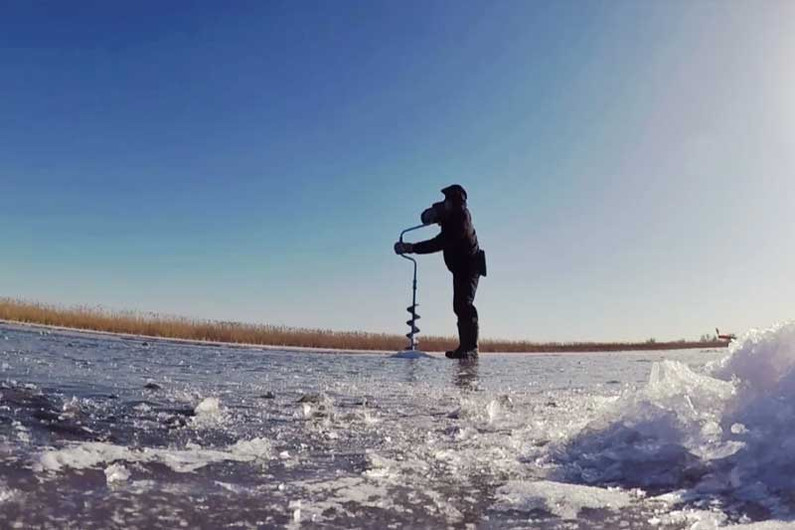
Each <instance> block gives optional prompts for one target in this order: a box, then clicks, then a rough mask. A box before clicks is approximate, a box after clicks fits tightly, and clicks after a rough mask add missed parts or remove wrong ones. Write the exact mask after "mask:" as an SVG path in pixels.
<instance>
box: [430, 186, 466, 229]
mask: <svg viewBox="0 0 795 530" xmlns="http://www.w3.org/2000/svg"><path fill="white" fill-rule="evenodd" d="M442 193H443V194H444V201H442V202H436V203H433V204H432V205H431V207H430V208H428V209H427V210H425V211H424V212H422V215H420V219H421V220H422V224H426V225H427V224H432V223H441V222H442V220H443V219H445V218H446V217H447V216H448V215H450V212H452V211H454V210H457V209H460V208H462V207H464V205H465V204H466V201H467V192H466V190H464V188H463V187H461V186H460V185H458V184H453V185H452V186H447V187H446V188H444V189H443V190H442Z"/></svg>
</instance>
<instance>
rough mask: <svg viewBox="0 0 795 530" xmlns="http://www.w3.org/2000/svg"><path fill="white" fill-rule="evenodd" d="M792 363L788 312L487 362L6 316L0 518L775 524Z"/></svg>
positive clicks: (53, 523) (782, 497) (785, 496)
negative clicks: (683, 337) (213, 342)
mask: <svg viewBox="0 0 795 530" xmlns="http://www.w3.org/2000/svg"><path fill="white" fill-rule="evenodd" d="M793 366H795V325H792V324H782V325H778V326H776V327H773V328H771V329H768V330H763V331H755V332H749V333H748V334H746V335H745V336H744V337H742V338H741V339H740V341H738V343H736V344H735V345H734V346H733V347H732V348H731V349H730V350H720V351H716V350H708V351H699V350H688V351H668V352H643V353H639V352H623V353H609V354H588V355H574V354H570V355H535V356H530V355H528V356H521V355H482V356H481V359H480V360H479V362H477V363H471V362H470V363H461V362H459V361H450V360H447V359H444V358H439V359H417V360H405V359H390V358H388V357H387V356H386V355H375V354H372V355H370V354H367V355H364V354H359V355H343V354H313V353H298V352H289V351H264V350H259V349H243V348H232V347H216V346H197V345H189V344H180V343H175V342H167V341H149V342H148V343H147V344H144V342H143V340H140V339H139V340H134V339H125V338H117V337H105V336H98V335H90V334H78V333H71V332H46V331H45V332H42V331H41V330H39V329H34V328H23V327H18V326H11V325H0V527H2V528H37V527H41V528H81V529H82V528H103V529H104V528H141V529H145V528H179V527H186V528H350V527H356V528H378V529H383V528H550V529H551V528H607V529H615V528H714V527H717V526H726V525H738V527H739V528H754V529H763V528H765V529H767V528H779V527H783V526H786V525H787V524H786V521H790V520H793V518H794V517H795V516H793V513H795V512H793V510H795V372H793V371H792V367H793Z"/></svg>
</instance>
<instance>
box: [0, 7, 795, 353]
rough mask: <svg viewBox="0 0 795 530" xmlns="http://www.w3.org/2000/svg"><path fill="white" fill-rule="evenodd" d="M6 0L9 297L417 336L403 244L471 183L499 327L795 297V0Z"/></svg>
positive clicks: (509, 330) (623, 326) (598, 331)
mask: <svg viewBox="0 0 795 530" xmlns="http://www.w3.org/2000/svg"><path fill="white" fill-rule="evenodd" d="M0 15H1V16H0V64H2V65H3V68H2V70H0V116H2V126H0V146H2V147H0V183H1V184H2V189H3V194H2V196H0V197H1V198H0V241H2V243H3V250H4V251H3V259H2V260H0V294H2V295H6V296H15V297H22V298H26V299H32V300H40V301H44V302H52V303H60V304H67V305H70V304H85V305H103V306H106V307H110V308H120V309H135V310H141V311H156V312H161V313H170V314H180V315H187V316H193V317H201V318H213V319H231V320H243V321H249V322H266V323H273V324H285V325H290V326H306V327H320V328H332V329H357V330H367V331H386V332H395V333H404V332H405V331H406V329H405V328H406V326H405V324H404V321H405V319H406V315H407V313H405V310H404V309H405V307H406V306H407V305H408V302H409V300H410V280H411V270H410V265H409V264H408V263H407V262H405V261H403V260H400V259H399V258H397V257H396V256H395V255H394V254H393V253H392V251H391V247H392V243H393V242H394V240H395V239H396V237H397V235H398V233H399V232H400V230H401V229H402V228H405V227H408V226H411V225H414V224H416V223H417V221H418V216H419V212H420V211H421V210H422V209H424V208H425V207H427V206H428V205H429V204H430V203H431V202H434V201H437V200H439V199H440V198H441V195H440V194H439V189H440V188H442V187H444V186H446V185H448V184H451V183H453V182H458V183H461V184H462V185H464V186H465V187H466V188H467V190H468V191H469V195H470V209H471V211H472V214H473V218H474V221H475V225H476V228H477V230H478V234H479V237H480V239H481V245H482V247H483V248H485V249H486V252H487V255H488V259H489V277H488V278H486V279H484V280H483V281H482V283H481V287H480V290H479V292H478V299H477V305H478V308H479V311H480V313H481V321H482V333H483V335H484V336H486V337H495V338H497V337H499V338H512V339H530V340H613V339H615V340H633V339H645V338H649V337H657V338H658V339H676V338H681V337H688V338H690V337H698V336H700V335H701V334H703V333H709V332H710V331H711V330H712V328H714V327H715V326H720V327H721V328H723V329H725V330H727V331H736V332H740V331H743V330H745V329H747V328H749V327H753V326H766V325H768V324H770V323H772V322H773V321H777V320H783V319H789V318H791V316H792V313H793V311H792V308H791V305H792V301H793V300H795V286H793V285H792V283H793V282H792V280H791V278H792V270H793V269H794V268H795V250H794V249H795V240H794V239H795V238H794V237H793V236H795V228H793V225H794V223H793V217H795V215H794V214H793V213H792V205H793V198H795V179H793V174H794V172H793V170H795V149H793V148H795V97H793V96H792V94H793V93H795V69H793V68H792V64H791V57H792V50H793V49H795V4H793V3H791V2H787V1H781V2H776V1H768V2H765V3H764V9H761V8H760V6H759V4H757V3H751V2H744V1H728V2H724V1H721V2H717V1H716V2H708V1H704V2H684V1H669V2H634V1H615V2H597V1H572V2H565V1H555V2H526V1H502V2H471V1H461V2H449V1H422V2H408V1H407V2H360V1H340V2H292V1H291V2H227V3H223V2H171V3H168V4H167V5H166V4H163V3H162V2H138V3H135V5H132V4H130V5H122V4H119V3H112V2H73V3H63V2H27V1H16V2H14V1H12V2H7V3H5V4H4V6H3V7H2V12H1V13H0ZM432 235H434V230H433V229H426V230H425V231H424V233H420V234H419V235H418V237H424V236H427V237H430V236H432ZM420 260H421V261H420V293H419V297H420V303H421V307H420V311H419V312H420V314H421V315H422V320H421V323H420V327H421V328H422V330H423V333H431V334H448V335H452V334H453V333H454V332H455V319H454V315H453V314H452V309H451V298H452V287H451V281H450V277H449V274H448V273H447V271H446V270H445V269H444V266H443V264H442V260H441V257H440V256H423V257H421V258H420Z"/></svg>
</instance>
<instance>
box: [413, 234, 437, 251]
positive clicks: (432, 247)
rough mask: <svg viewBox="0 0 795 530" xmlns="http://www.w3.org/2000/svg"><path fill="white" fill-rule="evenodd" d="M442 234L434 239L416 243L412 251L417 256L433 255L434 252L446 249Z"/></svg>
mask: <svg viewBox="0 0 795 530" xmlns="http://www.w3.org/2000/svg"><path fill="white" fill-rule="evenodd" d="M442 234H443V233H442V232H440V233H439V235H437V236H436V237H434V238H432V239H429V240H427V241H419V242H417V243H414V244H413V245H412V250H413V251H414V253H415V254H432V253H433V252H439V251H440V250H442V249H443V248H444V237H443V236H442Z"/></svg>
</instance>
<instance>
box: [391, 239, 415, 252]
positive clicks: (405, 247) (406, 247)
mask: <svg viewBox="0 0 795 530" xmlns="http://www.w3.org/2000/svg"><path fill="white" fill-rule="evenodd" d="M412 252H414V245H412V244H411V243H404V242H403V241H398V242H397V243H395V254H411V253H412Z"/></svg>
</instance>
